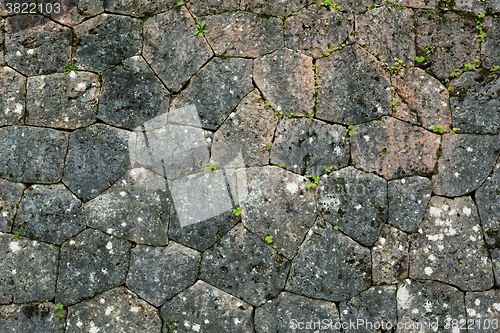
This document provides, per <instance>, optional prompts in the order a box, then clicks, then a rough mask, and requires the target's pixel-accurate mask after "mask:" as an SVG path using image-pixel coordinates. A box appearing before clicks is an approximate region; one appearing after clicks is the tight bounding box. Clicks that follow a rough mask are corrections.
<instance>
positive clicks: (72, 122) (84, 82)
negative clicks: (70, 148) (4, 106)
mask: <svg viewBox="0 0 500 333" xmlns="http://www.w3.org/2000/svg"><path fill="white" fill-rule="evenodd" d="M99 87H100V84H99V76H98V75H97V74H94V73H89V72H78V73H75V72H73V71H71V72H70V73H67V74H66V75H65V76H64V77H63V75H61V73H56V74H50V75H42V76H34V77H30V78H28V85H27V88H28V96H27V103H26V108H27V117H26V120H25V122H26V125H33V126H43V127H55V128H65V129H75V128H79V127H85V126H89V125H90V124H92V123H94V122H95V119H96V113H97V100H98V97H99Z"/></svg>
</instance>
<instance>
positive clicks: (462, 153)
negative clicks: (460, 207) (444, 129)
mask: <svg viewBox="0 0 500 333" xmlns="http://www.w3.org/2000/svg"><path fill="white" fill-rule="evenodd" d="M441 146H442V148H443V151H442V154H441V157H440V158H439V161H438V164H439V167H438V173H437V174H436V175H435V176H434V177H432V190H433V192H434V193H435V194H437V195H445V196H448V197H455V196H460V195H464V194H466V193H469V192H471V191H474V190H475V189H477V188H478V187H479V186H480V185H481V184H482V183H483V182H484V181H485V179H486V178H487V177H488V175H489V174H490V172H491V170H492V169H493V166H494V165H495V162H496V160H497V157H498V156H497V154H496V153H495V152H498V150H499V148H500V137H499V136H498V135H496V136H492V135H476V134H445V135H443V141H442V143H441Z"/></svg>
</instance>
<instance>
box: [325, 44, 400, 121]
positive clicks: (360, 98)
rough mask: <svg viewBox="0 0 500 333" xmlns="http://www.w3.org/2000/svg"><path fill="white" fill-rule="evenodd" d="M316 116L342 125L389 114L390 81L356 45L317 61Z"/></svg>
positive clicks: (380, 65)
mask: <svg viewBox="0 0 500 333" xmlns="http://www.w3.org/2000/svg"><path fill="white" fill-rule="evenodd" d="M316 67H317V73H318V85H319V86H321V88H319V93H318V96H319V102H320V104H319V107H318V111H317V112H316V117H318V118H319V119H324V120H327V121H331V122H335V123H340V124H343V125H352V124H358V123H362V122H366V121H370V120H373V119H376V118H379V117H380V116H384V115H389V114H390V113H391V107H392V105H391V100H392V99H391V88H390V86H391V82H390V79H389V77H388V76H387V73H386V72H385V69H384V67H383V66H382V64H381V63H380V62H378V61H377V59H375V57H374V56H372V55H371V54H370V53H368V52H367V51H365V50H363V49H362V48H361V47H359V46H358V45H357V44H354V45H353V46H346V47H344V48H343V49H342V50H340V51H335V52H333V53H332V54H331V55H330V56H329V57H327V58H323V59H319V60H318V61H317V65H316Z"/></svg>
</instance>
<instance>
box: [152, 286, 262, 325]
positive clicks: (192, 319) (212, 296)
mask: <svg viewBox="0 0 500 333" xmlns="http://www.w3.org/2000/svg"><path fill="white" fill-rule="evenodd" d="M252 311H253V307H252V306H251V305H250V304H248V303H246V302H242V301H240V300H239V299H237V298H236V297H234V296H232V295H230V294H228V293H225V292H223V291H222V290H219V289H217V288H214V287H212V286H211V285H209V284H207V283H205V282H203V281H198V282H196V284H194V285H193V286H192V287H191V288H189V289H187V290H185V291H183V292H182V293H180V294H179V295H177V296H176V297H174V298H173V299H172V300H171V301H169V302H167V303H166V304H165V305H164V306H162V308H161V315H162V317H163V332H178V333H187V332H253V331H254V328H253V323H252Z"/></svg>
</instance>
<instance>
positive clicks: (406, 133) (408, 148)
mask: <svg viewBox="0 0 500 333" xmlns="http://www.w3.org/2000/svg"><path fill="white" fill-rule="evenodd" d="M352 130H353V131H354V132H355V133H356V134H355V135H354V136H353V137H352V138H351V158H352V163H353V165H354V166H355V167H357V168H360V169H361V170H364V171H367V172H376V173H378V174H379V175H381V176H384V177H385V178H386V179H388V180H391V179H395V178H398V177H401V176H413V175H415V174H417V175H420V176H428V175H432V174H433V173H434V166H435V165H436V161H437V153H438V149H439V143H440V139H441V137H440V136H439V135H438V134H434V133H431V132H429V131H426V130H424V129H422V128H420V127H417V126H414V125H410V124H408V123H405V122H402V121H400V120H397V119H394V118H392V117H383V118H382V120H381V121H374V122H371V123H366V124H361V125H358V126H354V128H353V129H352Z"/></svg>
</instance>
